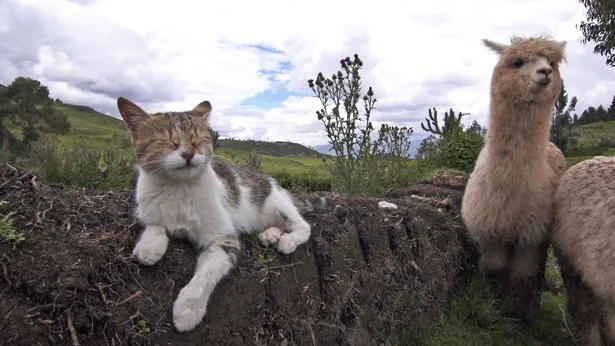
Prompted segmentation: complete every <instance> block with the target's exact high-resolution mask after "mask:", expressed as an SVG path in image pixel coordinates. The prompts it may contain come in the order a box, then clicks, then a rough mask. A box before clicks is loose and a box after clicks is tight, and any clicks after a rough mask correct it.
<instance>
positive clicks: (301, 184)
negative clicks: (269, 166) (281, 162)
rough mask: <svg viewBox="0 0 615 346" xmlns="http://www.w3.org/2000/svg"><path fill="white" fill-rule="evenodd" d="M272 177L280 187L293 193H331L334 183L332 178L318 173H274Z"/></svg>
mask: <svg viewBox="0 0 615 346" xmlns="http://www.w3.org/2000/svg"><path fill="white" fill-rule="evenodd" d="M272 177H273V178H275V179H276V181H277V182H278V184H280V186H282V187H283V188H285V189H288V190H292V191H306V192H315V191H329V190H331V187H332V183H333V181H332V179H331V177H330V176H326V175H325V176H323V175H322V174H320V175H318V174H317V173H316V172H306V173H301V174H290V173H288V172H286V171H282V172H276V173H273V174H272Z"/></svg>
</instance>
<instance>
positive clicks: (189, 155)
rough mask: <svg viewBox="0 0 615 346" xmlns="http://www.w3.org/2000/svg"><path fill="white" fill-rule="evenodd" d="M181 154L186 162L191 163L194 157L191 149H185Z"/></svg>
mask: <svg viewBox="0 0 615 346" xmlns="http://www.w3.org/2000/svg"><path fill="white" fill-rule="evenodd" d="M181 156H182V158H183V159H184V160H186V163H190V160H192V158H193V157H194V153H193V152H190V151H184V152H183V153H182V154H181Z"/></svg>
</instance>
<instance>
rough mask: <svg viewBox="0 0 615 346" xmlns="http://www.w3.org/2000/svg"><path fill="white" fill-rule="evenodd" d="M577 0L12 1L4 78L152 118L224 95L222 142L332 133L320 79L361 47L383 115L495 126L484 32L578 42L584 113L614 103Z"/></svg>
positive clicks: (576, 69)
mask: <svg viewBox="0 0 615 346" xmlns="http://www.w3.org/2000/svg"><path fill="white" fill-rule="evenodd" d="M584 15H585V10H584V8H583V6H582V5H581V4H580V2H579V1H578V0H531V1H530V0H467V1H457V0H430V1H425V2H416V1H407V0H399V1H398V0H382V1H379V2H378V3H376V2H375V1H358V0H354V1H347V0H343V1H342V0H339V1H327V2H325V1H322V0H312V1H304V0H301V1H297V0H279V1H277V0H261V1H251V0H241V1H240V0H228V1H226V2H224V1H215V2H211V1H194V0H174V1H161V0H160V1H159V0H45V1H40V0H2V1H0V66H2V68H0V83H2V84H5V85H6V84H9V83H10V82H11V81H12V80H13V79H14V78H15V77H18V76H26V77H31V78H35V79H38V80H40V81H41V82H42V83H43V84H45V85H46V86H48V87H49V89H50V92H51V95H52V97H54V98H60V99H61V100H62V101H64V102H67V103H73V104H80V105H86V106H90V107H92V108H94V109H96V110H98V111H100V112H103V113H105V114H109V115H112V116H115V117H119V113H118V111H117V107H116V100H117V97H118V96H124V97H127V98H129V99H130V100H132V101H134V102H136V103H137V104H138V105H140V106H141V107H142V108H143V109H145V110H146V111H149V112H157V111H171V110H176V111H180V110H189V109H192V108H193V107H194V106H196V105H197V104H198V103H200V102H201V101H203V100H209V101H210V102H211V103H212V106H213V111H212V114H211V124H212V126H213V128H214V129H215V130H217V131H219V132H220V135H221V137H234V138H238V139H258V140H266V141H293V142H297V143H302V144H305V145H310V146H316V145H322V144H326V143H327V141H328V139H327V137H326V133H325V131H324V127H323V125H322V124H321V123H320V122H319V121H318V120H317V117H316V114H315V112H316V110H318V109H320V108H321V105H320V103H319V101H318V99H316V98H315V97H314V94H313V92H312V91H311V90H310V89H309V88H308V83H307V80H308V79H310V78H315V77H316V75H317V74H318V72H323V74H324V75H325V76H327V77H328V76H331V74H333V73H335V72H337V71H338V70H339V69H340V65H339V60H340V59H341V58H344V57H346V56H350V57H352V56H353V54H355V53H357V54H359V57H360V58H361V59H362V60H363V62H364V68H363V70H362V71H361V76H362V80H363V83H364V84H363V85H364V87H365V90H364V92H366V91H367V87H368V86H372V87H373V90H374V93H375V96H376V98H377V99H378V102H377V104H376V106H377V109H376V110H375V111H374V114H373V116H372V119H373V121H374V123H375V125H377V126H379V124H381V123H383V122H385V123H389V124H392V125H398V126H411V127H413V128H414V134H413V139H414V141H417V142H420V140H421V139H422V138H424V137H425V136H427V135H428V133H426V132H425V131H423V130H422V129H421V126H420V123H421V122H422V121H423V120H424V119H425V117H427V112H428V109H429V108H431V107H435V108H436V109H438V110H439V113H444V111H445V110H448V109H449V108H451V107H452V108H453V109H455V111H456V112H460V111H461V112H464V113H466V112H467V113H470V115H469V116H467V117H464V119H465V120H464V122H465V123H466V124H467V125H468V126H469V124H470V123H471V122H472V121H473V120H477V121H478V122H479V123H481V124H482V125H486V123H487V117H488V106H489V83H490V78H491V73H492V70H493V67H494V65H495V63H496V61H497V56H496V55H495V54H494V53H493V52H491V51H490V50H489V49H487V48H486V47H485V46H484V45H483V44H482V39H483V38H489V39H492V40H496V41H499V42H502V43H509V42H510V41H509V38H510V36H511V35H526V36H528V35H533V34H549V35H551V36H553V37H554V38H555V39H557V40H566V41H568V45H567V47H566V49H567V50H566V53H567V57H568V59H567V60H568V62H567V64H565V65H564V66H562V68H561V70H562V77H563V78H564V81H565V83H566V89H567V90H568V92H569V93H570V95H571V96H577V98H578V104H577V112H578V113H579V114H580V113H581V112H582V110H583V109H585V108H587V107H588V106H597V105H599V104H603V105H604V106H605V107H608V106H609V105H610V103H611V100H612V98H613V95H614V94H615V68H612V67H608V66H607V65H606V64H605V63H604V61H605V59H604V58H603V57H601V56H600V55H598V54H594V53H593V45H592V44H591V43H590V44H588V45H586V46H585V45H582V44H581V43H580V39H581V33H580V31H579V30H578V29H577V28H576V27H575V26H576V25H578V24H579V23H580V22H581V20H582V19H583V18H584Z"/></svg>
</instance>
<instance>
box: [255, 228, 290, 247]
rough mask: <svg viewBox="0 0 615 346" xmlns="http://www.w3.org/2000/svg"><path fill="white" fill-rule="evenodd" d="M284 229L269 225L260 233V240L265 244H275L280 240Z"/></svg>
mask: <svg viewBox="0 0 615 346" xmlns="http://www.w3.org/2000/svg"><path fill="white" fill-rule="evenodd" d="M282 234H284V231H283V230H281V229H280V228H278V227H269V228H267V229H266V230H265V231H264V232H262V233H260V234H259V235H258V240H260V241H261V244H263V245H264V246H269V245H273V244H275V243H277V242H278V240H279V239H280V237H281V236H282Z"/></svg>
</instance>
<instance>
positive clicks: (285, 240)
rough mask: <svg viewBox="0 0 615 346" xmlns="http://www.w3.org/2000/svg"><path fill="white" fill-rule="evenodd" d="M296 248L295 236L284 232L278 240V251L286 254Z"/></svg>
mask: <svg viewBox="0 0 615 346" xmlns="http://www.w3.org/2000/svg"><path fill="white" fill-rule="evenodd" d="M295 249H297V242H296V241H295V238H293V236H292V235H291V234H289V233H286V234H284V235H283V236H281V237H280V239H279V240H278V251H279V252H281V253H283V254H285V255H288V254H290V253H292V252H294V251H295Z"/></svg>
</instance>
